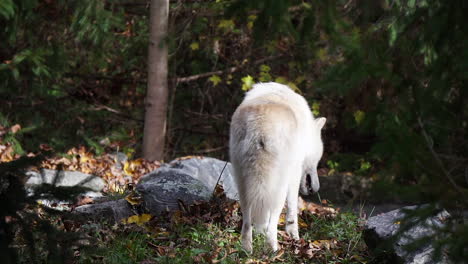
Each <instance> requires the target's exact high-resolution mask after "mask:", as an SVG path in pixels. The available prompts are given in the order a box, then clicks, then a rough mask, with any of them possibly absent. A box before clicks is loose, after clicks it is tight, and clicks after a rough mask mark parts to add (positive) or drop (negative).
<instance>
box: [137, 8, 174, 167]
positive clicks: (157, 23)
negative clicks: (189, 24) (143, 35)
mask: <svg viewBox="0 0 468 264" xmlns="http://www.w3.org/2000/svg"><path fill="white" fill-rule="evenodd" d="M168 16H169V0H151V11H150V27H149V28H150V40H149V46H148V90H147V94H146V100H145V111H146V112H145V127H144V131H143V157H144V158H145V159H147V160H150V161H154V160H162V159H163V156H164V138H165V135H166V112H167V97H168V89H167V44H166V41H165V39H166V36H167V24H168Z"/></svg>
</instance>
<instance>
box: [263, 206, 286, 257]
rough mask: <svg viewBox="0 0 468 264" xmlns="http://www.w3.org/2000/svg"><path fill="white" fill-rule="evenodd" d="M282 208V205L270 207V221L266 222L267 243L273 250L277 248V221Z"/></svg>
mask: <svg viewBox="0 0 468 264" xmlns="http://www.w3.org/2000/svg"><path fill="white" fill-rule="evenodd" d="M283 203H284V200H283ZM282 209H283V206H279V207H277V208H272V210H271V215H270V221H269V223H268V226H267V230H266V238H267V243H268V244H269V245H270V247H271V249H272V250H273V251H278V249H279V244H278V222H279V218H280V215H281V210H282Z"/></svg>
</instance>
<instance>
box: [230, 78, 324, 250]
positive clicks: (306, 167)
mask: <svg viewBox="0 0 468 264" xmlns="http://www.w3.org/2000/svg"><path fill="white" fill-rule="evenodd" d="M325 121H326V119H325V118H324V117H321V118H317V119H315V118H314V117H313V115H312V112H311V111H310V108H309V106H308V104H307V102H306V100H305V99H304V97H302V96H301V95H299V94H297V93H295V92H294V91H293V90H291V89H290V88H289V87H288V86H285V85H282V84H278V83H272V82H271V83H259V84H255V85H254V87H253V89H252V90H251V91H249V92H248V93H247V95H246V97H245V99H244V101H243V102H242V103H241V105H240V106H239V107H238V108H237V109H236V111H235V112H234V115H233V116H232V121H231V131H230V141H229V147H230V159H231V163H232V165H233V168H234V179H235V182H236V185H237V188H238V191H239V198H240V205H241V211H242V215H243V223H242V245H243V247H244V249H245V250H247V251H249V252H252V224H253V225H254V226H255V228H256V229H257V230H260V231H261V232H264V233H265V234H266V237H267V242H268V244H269V245H270V246H271V247H272V249H273V250H274V251H276V250H278V240H277V226H278V221H279V218H280V214H281V211H282V209H283V207H284V203H285V200H287V208H288V212H287V216H286V231H287V233H288V234H289V235H291V236H292V237H293V238H294V239H299V230H298V224H297V210H298V208H297V203H298V197H299V187H300V189H301V193H303V194H305V195H307V194H309V191H310V189H312V190H313V191H314V192H317V191H318V189H319V187H320V184H319V180H318V175H317V164H318V162H319V160H320V158H321V157H322V152H323V144H322V139H321V129H322V127H323V125H324V124H325Z"/></svg>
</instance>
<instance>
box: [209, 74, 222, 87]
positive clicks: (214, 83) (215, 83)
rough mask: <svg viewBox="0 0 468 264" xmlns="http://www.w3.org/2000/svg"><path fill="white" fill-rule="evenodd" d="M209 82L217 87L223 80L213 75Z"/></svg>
mask: <svg viewBox="0 0 468 264" xmlns="http://www.w3.org/2000/svg"><path fill="white" fill-rule="evenodd" d="M208 80H209V81H210V82H212V83H213V86H216V85H218V84H219V83H220V82H221V78H220V77H219V76H218V75H212V76H211V77H210V78H209V79H208Z"/></svg>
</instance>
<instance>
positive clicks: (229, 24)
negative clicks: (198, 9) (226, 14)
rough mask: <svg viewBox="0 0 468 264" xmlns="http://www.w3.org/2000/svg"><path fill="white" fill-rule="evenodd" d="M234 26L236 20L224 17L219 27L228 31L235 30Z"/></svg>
mask: <svg viewBox="0 0 468 264" xmlns="http://www.w3.org/2000/svg"><path fill="white" fill-rule="evenodd" d="M234 26H235V25H234V21H233V20H232V19H223V20H221V21H220V22H219V24H218V28H221V29H223V30H226V31H230V30H233V29H234Z"/></svg>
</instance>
